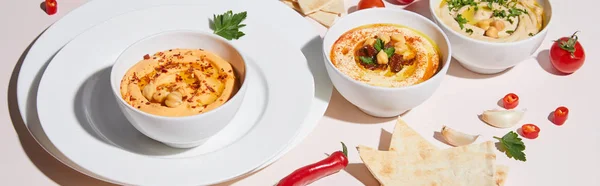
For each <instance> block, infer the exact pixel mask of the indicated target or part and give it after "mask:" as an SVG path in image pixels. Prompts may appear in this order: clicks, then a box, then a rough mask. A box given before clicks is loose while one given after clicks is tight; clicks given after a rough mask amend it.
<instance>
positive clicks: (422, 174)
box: [358, 142, 496, 186]
mask: <svg viewBox="0 0 600 186" xmlns="http://www.w3.org/2000/svg"><path fill="white" fill-rule="evenodd" d="M472 149H477V152H472V151H471V150H472ZM358 151H359V155H360V158H361V159H362V160H363V162H364V163H365V165H366V166H367V168H368V169H369V171H370V172H371V173H372V174H373V175H374V176H375V178H376V179H377V180H378V181H379V183H381V185H383V186H402V185H408V186H425V185H427V186H431V185H438V186H442V185H444V186H446V185H448V186H471V185H477V186H494V185H496V181H495V180H494V168H495V165H494V161H495V160H496V156H495V155H493V143H492V142H489V143H481V144H472V146H470V147H466V146H465V147H459V148H451V149H450V150H445V151H438V152H437V153H432V154H431V156H429V157H427V158H423V159H419V158H415V157H416V156H401V155H400V154H398V153H395V152H394V151H387V152H386V151H378V150H375V149H372V148H369V147H364V146H359V148H358ZM479 151H490V152H491V153H482V152H479Z"/></svg>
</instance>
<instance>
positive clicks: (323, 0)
mask: <svg viewBox="0 0 600 186" xmlns="http://www.w3.org/2000/svg"><path fill="white" fill-rule="evenodd" d="M332 2H333V0H298V5H300V9H301V10H302V13H304V14H305V15H309V14H312V13H314V12H317V11H319V10H321V9H322V8H323V7H325V6H327V5H329V4H330V3H332Z"/></svg>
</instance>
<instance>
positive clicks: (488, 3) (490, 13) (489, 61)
mask: <svg viewBox="0 0 600 186" xmlns="http://www.w3.org/2000/svg"><path fill="white" fill-rule="evenodd" d="M429 8H430V11H431V14H432V16H433V20H434V21H435V22H436V23H437V24H438V25H439V26H440V27H441V28H442V30H444V32H445V33H446V34H447V35H448V39H449V40H450V43H451V44H452V48H453V49H454V50H453V51H452V52H453V53H452V56H453V57H454V58H455V59H456V60H457V61H459V62H460V64H461V65H462V66H463V67H465V68H466V69H468V70H471V71H473V72H477V73H481V74H495V73H499V72H502V71H504V70H506V69H508V68H511V67H513V66H515V65H517V64H518V63H520V62H521V61H523V60H525V59H527V58H529V57H530V56H531V55H532V54H533V53H534V52H535V51H536V50H537V49H538V48H539V46H540V45H541V43H542V41H543V40H544V38H545V37H546V33H547V32H548V27H549V26H550V23H551V22H552V19H551V17H552V6H551V4H550V1H548V0H469V1H464V0H430V1H429Z"/></svg>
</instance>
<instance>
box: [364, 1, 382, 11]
mask: <svg viewBox="0 0 600 186" xmlns="http://www.w3.org/2000/svg"><path fill="white" fill-rule="evenodd" d="M375 7H385V4H383V1H382V0H360V1H359V2H358V9H359V10H364V9H367V8H375Z"/></svg>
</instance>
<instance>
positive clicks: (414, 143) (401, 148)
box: [389, 117, 509, 186]
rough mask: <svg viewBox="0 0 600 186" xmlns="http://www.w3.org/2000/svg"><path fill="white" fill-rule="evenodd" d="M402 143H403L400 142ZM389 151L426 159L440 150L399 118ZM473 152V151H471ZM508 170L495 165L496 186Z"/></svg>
mask: <svg viewBox="0 0 600 186" xmlns="http://www.w3.org/2000/svg"><path fill="white" fill-rule="evenodd" d="M401 141H403V142H401ZM389 150H390V151H396V152H398V153H400V154H401V155H405V154H419V155H420V157H427V154H429V153H430V152H432V151H439V150H440V149H439V148H437V147H436V146H434V145H433V144H431V143H429V141H427V140H425V138H423V137H422V136H421V135H419V133H417V132H416V131H415V130H413V129H412V128H410V127H409V126H408V124H407V123H406V122H404V121H403V120H402V119H401V118H400V117H398V121H396V126H395V127H394V133H392V140H391V142H390V147H389ZM472 150H475V149H472ZM508 171H509V168H508V167H507V166H505V165H496V170H495V171H494V172H495V175H494V178H495V180H496V183H497V184H496V185H497V186H503V185H504V182H506V177H507V176H508Z"/></svg>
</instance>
